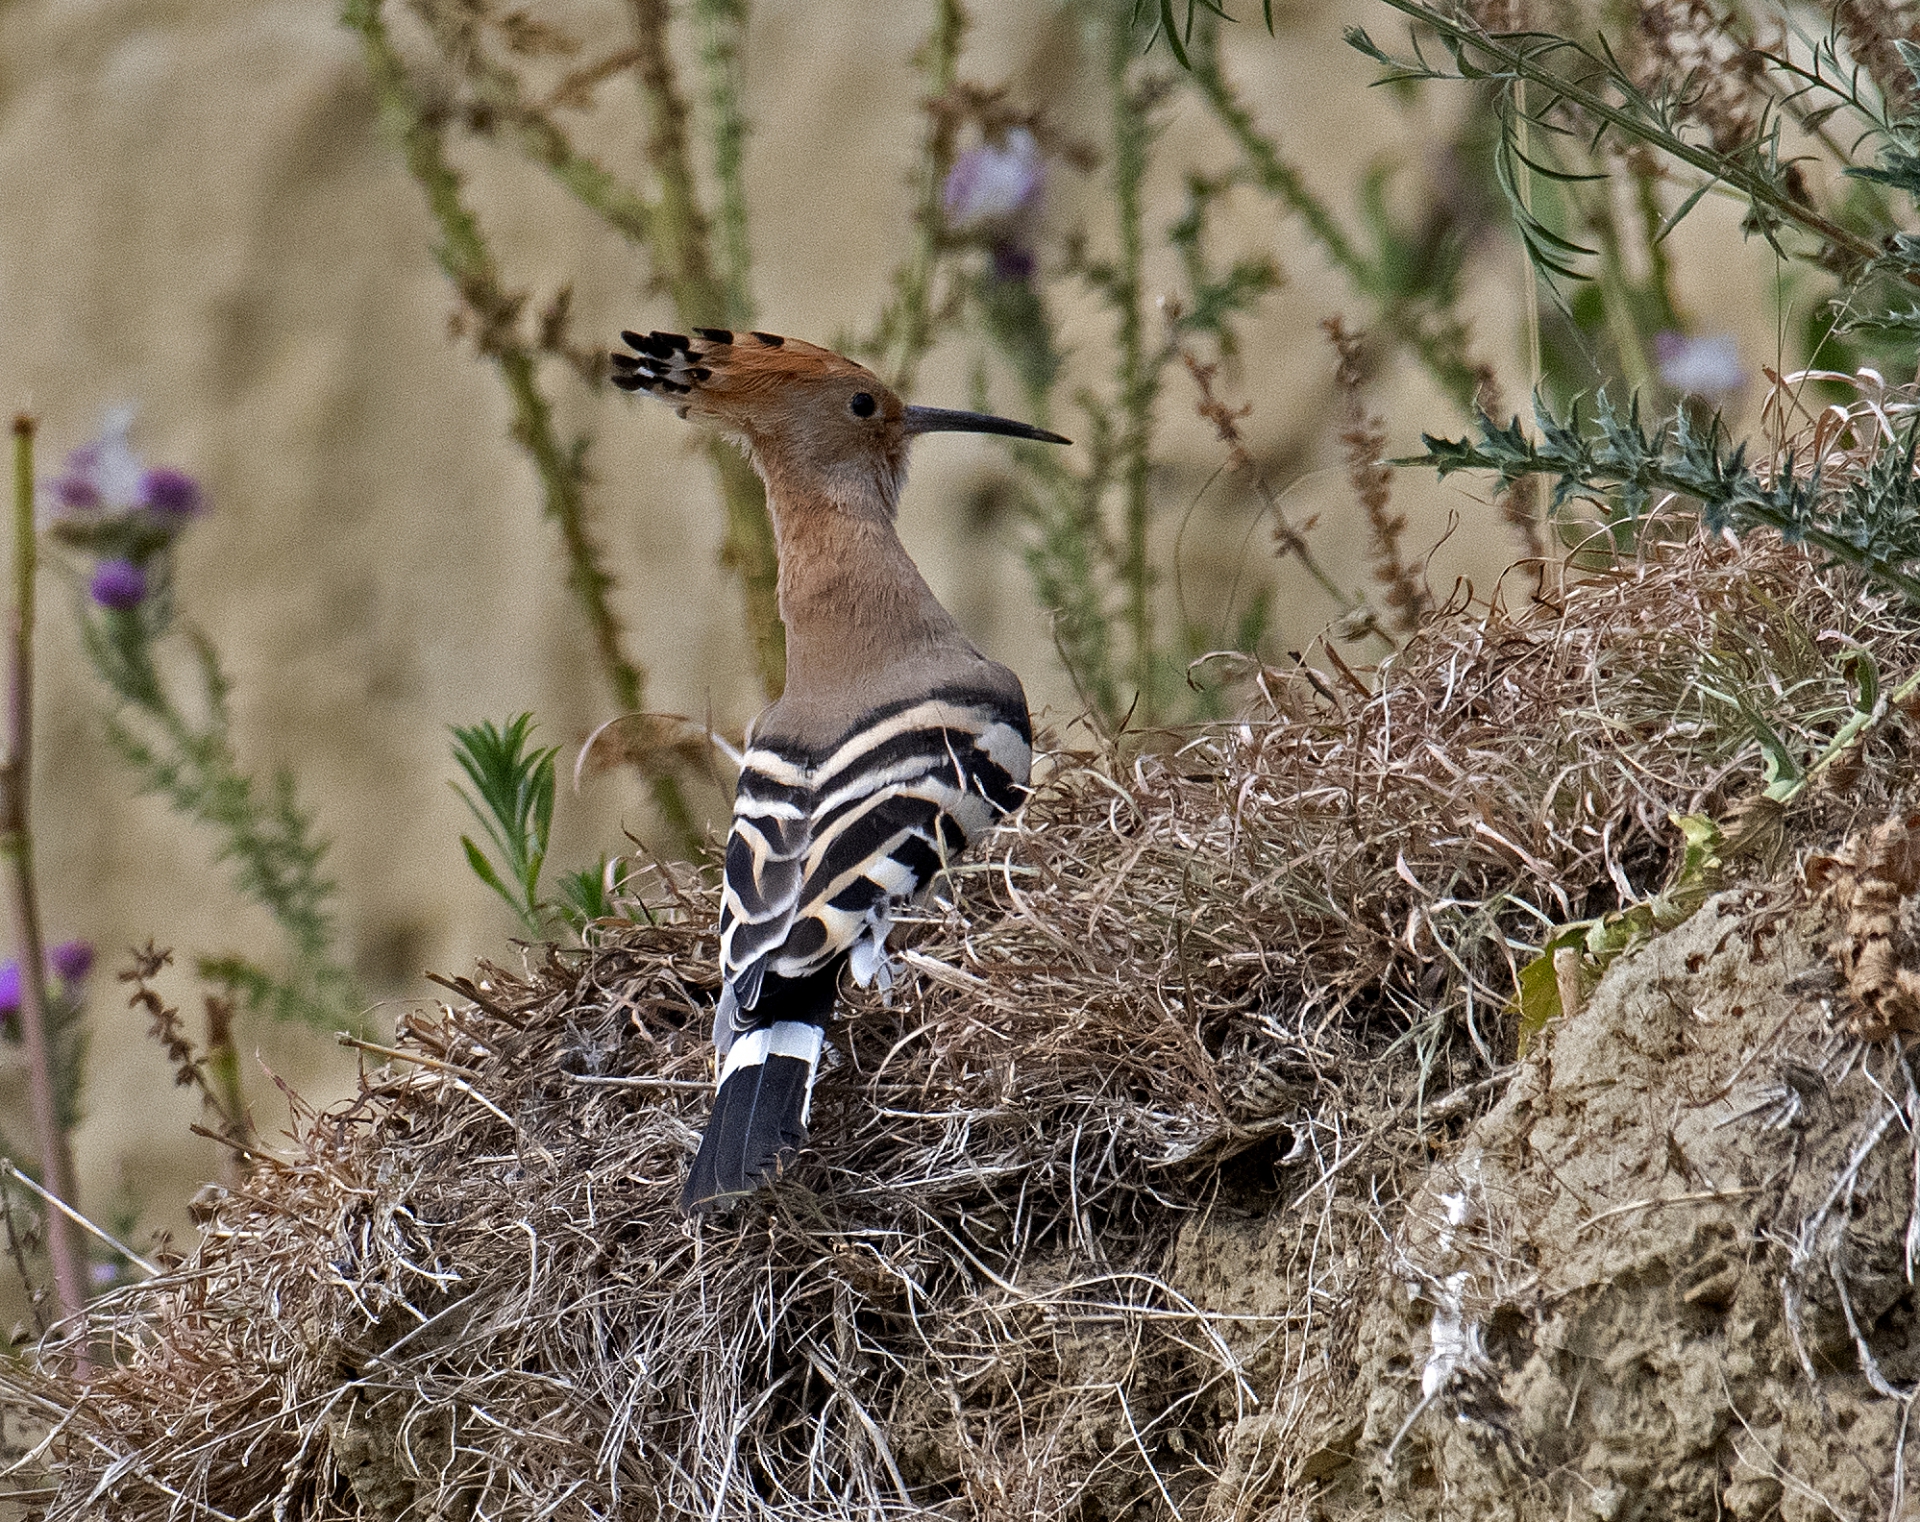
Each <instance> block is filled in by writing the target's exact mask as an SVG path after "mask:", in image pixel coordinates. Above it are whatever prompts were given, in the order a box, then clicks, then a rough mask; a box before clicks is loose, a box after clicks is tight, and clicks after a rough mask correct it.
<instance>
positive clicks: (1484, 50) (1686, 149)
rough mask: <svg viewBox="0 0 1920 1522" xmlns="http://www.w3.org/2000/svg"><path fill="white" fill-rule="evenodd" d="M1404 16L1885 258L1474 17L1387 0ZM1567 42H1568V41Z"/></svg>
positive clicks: (1830, 236) (1821, 234)
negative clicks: (1483, 26)
mask: <svg viewBox="0 0 1920 1522" xmlns="http://www.w3.org/2000/svg"><path fill="white" fill-rule="evenodd" d="M1384 3H1386V4H1387V5H1390V6H1392V7H1393V8H1394V9H1395V10H1397V11H1399V12H1400V13H1401V14H1402V15H1405V16H1410V17H1412V18H1413V19H1414V20H1416V21H1418V22H1421V23H1422V24H1424V25H1426V26H1430V27H1432V28H1433V29H1434V30H1435V31H1436V32H1438V33H1439V34H1440V36H1441V38H1442V39H1443V40H1444V41H1445V42H1446V44H1447V45H1448V47H1449V48H1459V49H1468V48H1471V49H1472V50H1473V51H1475V52H1476V53H1479V54H1480V55H1481V56H1482V57H1483V58H1485V59H1487V60H1488V61H1489V64H1490V67H1489V68H1488V70H1487V72H1488V74H1489V75H1490V76H1491V77H1492V78H1493V79H1495V80H1496V81H1500V82H1503V83H1508V84H1518V83H1520V82H1521V81H1528V80H1530V81H1532V82H1534V83H1536V84H1540V85H1544V86H1545V87H1546V89H1547V91H1548V96H1549V99H1550V100H1552V101H1553V103H1554V104H1556V105H1558V104H1560V103H1562V102H1564V103H1566V104H1570V105H1574V106H1578V107H1579V108H1580V109H1581V110H1582V111H1584V112H1586V113H1587V114H1588V115H1589V116H1590V117H1592V118H1593V119H1594V120H1595V121H1598V122H1604V123H1606V125H1608V126H1610V127H1612V128H1614V129H1615V130H1616V131H1618V132H1621V133H1624V134H1625V135H1626V136H1628V137H1630V138H1634V139H1637V140H1639V141H1641V142H1645V143H1648V144H1649V145H1651V146H1652V147H1655V148H1657V149H1659V151H1660V152H1662V153H1664V154H1666V155H1667V156H1668V157H1670V158H1675V159H1678V160H1680V162H1681V163H1683V164H1687V165H1689V166H1691V167H1692V168H1694V169H1697V170H1699V171H1700V172H1701V173H1702V174H1704V175H1706V176H1708V178H1709V179H1710V180H1717V181H1720V182H1722V183H1724V184H1726V185H1728V186H1730V187H1731V188H1732V189H1734V190H1737V191H1738V192H1739V193H1740V194H1741V195H1743V196H1745V197H1746V198H1747V199H1748V200H1749V201H1751V202H1752V203H1754V204H1755V205H1758V206H1764V207H1766V209H1767V210H1768V211H1769V212H1770V213H1772V214H1773V215H1774V216H1777V217H1779V218H1781V219H1782V220H1783V221H1787V222H1792V223H1794V224H1795V225H1796V226H1799V227H1802V228H1804V229H1806V231H1808V232H1810V233H1812V234H1814V235H1815V236H1816V237H1818V238H1821V239H1824V240H1825V241H1826V242H1827V243H1828V244H1830V245H1831V246H1832V247H1834V248H1835V249H1838V250H1842V251H1844V252H1845V253H1846V255H1847V256H1848V258H1849V259H1851V260H1853V261H1855V262H1857V263H1861V264H1867V263H1871V262H1872V261H1874V260H1876V259H1878V258H1879V257H1880V253H1881V250H1880V249H1879V248H1878V247H1877V246H1875V245H1874V244H1873V243H1872V242H1870V241H1869V240H1868V239H1866V238H1863V237H1861V236H1860V235H1859V234H1858V233H1855V232H1851V231H1849V230H1848V229H1847V228H1844V227H1842V226H1840V224H1839V223H1837V222H1834V221H1832V220H1831V219H1829V218H1827V217H1823V216H1821V215H1820V213H1819V212H1817V211H1815V210H1814V209H1813V208H1812V207H1810V206H1807V205H1804V204H1802V203H1801V202H1799V201H1796V200H1795V199H1793V197H1791V196H1788V195H1785V194H1783V193H1782V192H1781V190H1780V188H1779V187H1778V186H1776V185H1774V184H1772V183H1771V182H1769V181H1768V180H1767V178H1766V177H1765V176H1764V175H1761V174H1758V173H1756V172H1755V171H1753V170H1752V169H1749V168H1747V167H1746V166H1745V165H1743V164H1740V163H1738V162H1736V161H1735V160H1733V159H1732V158H1731V157H1729V156H1728V155H1726V154H1724V153H1720V152H1716V151H1715V150H1714V149H1712V148H1702V147H1700V146H1698V145H1697V144H1694V143H1689V142H1688V141H1687V140H1686V139H1685V138H1683V137H1681V136H1679V135H1678V134H1677V133H1674V132H1670V131H1664V130H1659V131H1655V130H1653V129H1652V128H1651V126H1650V124H1649V123H1648V122H1647V121H1645V120H1644V119H1642V118H1640V117H1637V116H1636V115H1635V114H1634V113H1633V112H1631V111H1627V110H1623V109H1622V108H1621V107H1619V106H1616V105H1614V104H1613V103H1612V102H1611V101H1609V100H1608V99H1606V97H1605V96H1603V95H1601V94H1599V93H1598V92H1597V91H1594V90H1591V89H1589V88H1587V87H1586V86H1585V85H1583V84H1580V83H1578V82H1576V81H1574V80H1571V79H1568V78H1566V77H1565V76H1564V75H1562V74H1558V73H1556V72H1554V70H1552V69H1551V68H1549V67H1547V65H1546V64H1544V63H1543V62H1541V61H1540V60H1539V59H1538V58H1536V57H1535V56H1534V55H1533V54H1531V53H1529V52H1526V51H1524V50H1522V49H1519V48H1513V47H1509V46H1507V45H1506V44H1505V43H1504V42H1502V41H1500V40H1498V39H1497V38H1495V37H1493V36H1492V35H1491V34H1489V33H1487V32H1485V31H1483V30H1482V29H1481V28H1480V27H1478V26H1477V25H1475V24H1473V23H1472V22H1470V21H1463V20H1460V19H1459V18H1457V17H1455V16H1453V15H1450V14H1448V13H1446V12H1443V11H1440V10H1436V9H1435V8H1434V7H1433V6H1430V5H1426V4H1423V3H1422V0H1384ZM1562 45H1563V46H1564V45H1565V44H1562ZM1576 51H1578V52H1579V54H1580V56H1581V57H1583V58H1588V59H1589V60H1590V61H1594V62H1596V64H1597V60H1591V56H1590V55H1589V54H1587V52H1586V50H1585V49H1577V50H1576Z"/></svg>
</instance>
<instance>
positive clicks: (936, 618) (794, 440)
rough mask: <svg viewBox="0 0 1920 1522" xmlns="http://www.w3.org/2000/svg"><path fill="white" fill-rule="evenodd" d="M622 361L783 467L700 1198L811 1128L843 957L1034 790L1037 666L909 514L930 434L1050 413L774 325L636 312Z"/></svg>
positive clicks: (741, 1187)
mask: <svg viewBox="0 0 1920 1522" xmlns="http://www.w3.org/2000/svg"><path fill="white" fill-rule="evenodd" d="M620 337H621V339H622V340H623V341H624V342H625V343H626V344H627V345H628V346H629V347H630V348H631V349H632V350H633V352H632V353H631V354H625V353H616V354H614V355H613V383H614V384H615V385H616V386H619V387H621V388H622V389H623V390H627V391H647V392H651V393H652V394H653V395H655V396H658V397H661V398H663V399H665V400H667V401H669V402H671V403H672V404H673V406H674V407H675V409H676V410H677V411H678V412H679V414H680V416H681V417H683V418H686V419H689V420H691V421H696V422H701V423H705V424H708V425H709V426H711V427H714V428H717V429H718V430H720V432H721V433H722V434H723V435H725V436H727V437H728V438H730V439H731V440H732V441H733V442H735V443H736V444H738V445H739V447H740V448H741V449H743V450H744V451H745V452H746V454H747V457H748V458H749V459H750V460H751V461H752V462H753V466H754V469H755V470H756V471H757V472H758V473H759V475H760V479H761V480H762V481H764V482H765V483H766V488H767V506H768V509H769V510H770V511H771V513H772V516H773V528H774V538H775V542H776V545H777V547H778V550H779V556H780V579H779V600H780V617H781V619H782V621H783V622H784V623H785V624H786V630H787V681H786V688H785V690H784V691H783V692H782V693H781V695H780V698H779V700H778V701H776V702H775V703H773V704H772V705H771V706H769V707H768V708H767V709H765V710H764V711H763V712H762V713H761V714H760V716H759V717H758V718H756V719H755V720H754V721H753V724H752V725H751V727H750V728H749V729H748V731H747V741H746V749H745V754H744V756H743V758H742V761H741V768H740V780H739V784H738V786H737V788H736V791H735V796H734V804H733V823H732V827H731V829H730V831H729V833H728V836H727V854H726V866H725V880H724V885H723V888H722V892H721V900H720V974H721V988H720V996H719V1000H718V1004H717V1007H716V1010H715V1016H714V1033H713V1039H714V1047H715V1050H716V1053H717V1056H718V1061H719V1082H718V1087H717V1090H716V1092H715V1094H714V1101H713V1113H712V1116H711V1117H710V1119H709V1120H708V1122H707V1129H706V1133H705V1135H704V1136H703V1137H702V1138H701V1141H700V1150H699V1153H698V1155H697V1156H696V1157H695V1158H694V1161H693V1168H692V1171H691V1173H690V1174H689V1176H688V1179H687V1185H686V1189H685V1191H684V1193H683V1194H682V1195H681V1199H680V1209H681V1211H682V1213H684V1214H687V1215H699V1214H704V1213H705V1212H707V1211H710V1210H713V1209H715V1208H718V1207H724V1206H725V1205H727V1204H730V1203H732V1202H733V1201H735V1200H738V1199H740V1198H743V1197H745V1196H746V1195H749V1194H751V1193H752V1192H753V1191H754V1190H756V1189H759V1188H761V1187H762V1186H764V1185H766V1184H769V1183H771V1182H772V1181H773V1180H775V1179H777V1178H778V1177H779V1176H780V1175H781V1173H782V1172H783V1171H784V1169H785V1168H786V1167H787V1165H788V1164H789V1163H790V1162H791V1161H792V1159H793V1157H794V1155H795V1153H796V1152H798V1150H799V1149H800V1148H801V1147H802V1146H804V1145H805V1143H806V1140H807V1122H808V1119H809V1117H810V1114H811V1109H812V1097H813V1083H814V1078H815V1075H816V1073H817V1072H818V1069H819V1065H820V1054H821V1050H822V1046H823V1042H824V1039H825V1030H826V1025H827V1022H828V1020H829V1018H830V1017H831V1016H832V1013H833V1008H834V1001H835V998H836V994H837V990H838V987H839V982H840V978H841V974H842V972H843V971H846V972H850V973H851V974H852V976H853V979H854V981H855V982H856V983H858V984H859V985H861V986H862V987H865V986H867V985H868V984H870V983H872V982H873V981H874V980H875V979H876V978H878V979H880V980H881V983H882V986H883V987H884V986H887V985H888V983H889V981H890V972H889V967H888V962H887V949H886V947H887V935H888V932H889V931H890V930H891V928H892V925H893V919H894V916H895V915H896V914H897V913H898V912H899V911H900V910H901V909H902V908H903V907H904V906H906V905H909V904H911V903H913V902H914V901H915V900H916V899H918V898H919V897H921V896H922V895H923V894H925V893H926V892H927V890H928V889H929V888H930V887H931V886H932V883H933V880H934V878H935V876H936V875H937V874H938V873H939V872H940V870H941V869H942V868H943V867H944V866H946V865H947V864H948V863H950V862H952V861H953V860H955V859H956V858H957V857H958V855H959V854H960V852H961V851H963V850H964V849H965V848H966V845H967V842H968V841H970V840H972V839H973V838H975V837H976V836H978V835H980V834H982V833H983V832H984V831H986V830H987V829H989V828H990V827H991V826H992V825H993V824H994V823H995V822H996V821H997V820H998V819H1000V818H1001V817H1002V816H1003V815H1005V814H1007V813H1009V812H1011V811H1012V810H1013V809H1014V808H1016V807H1018V805H1019V804H1020V802H1021V800H1022V799H1023V798H1024V797H1025V796H1026V791H1027V781H1028V777H1029V774H1030V770H1031V766H1032V760H1033V724H1032V720H1031V718H1030V717H1029V715H1028V713H1027V699H1026V693H1025V691H1024V689H1023V688H1022V687H1021V685H1020V679H1019V678H1018V677H1017V676H1015V675H1014V674H1013V673H1012V672H1011V671H1009V670H1008V669H1007V668H1006V667H1005V666H1002V665H1000V664H998V663H997V662H995V661H990V660H988V659H987V657H986V656H984V655H982V654H981V653H980V651H979V650H978V649H976V648H975V647H974V645H973V643H972V641H970V640H969V639H968V638H967V637H966V635H965V634H964V633H962V632H961V629H960V626H959V624H958V623H956V622H955V621H954V618H953V615H952V614H950V613H948V612H947V610H946V609H945V608H943V607H942V606H941V605H940V602H939V600H938V599H937V598H935V597H934V595H933V591H932V589H931V588H929V587H928V585H927V583H926V581H925V579H924V578H923V577H922V576H921V575H920V572H919V569H918V568H917V567H916V566H915V565H914V563H913V561H912V559H911V558H910V557H909V556H908V554H907V551H906V547H905V546H904V545H902V544H901V542H900V536H899V534H898V532H897V531H896V530H895V527H894V518H895V514H896V512H897V511H898V508H899V504H900V491H901V487H902V486H903V485H904V484H905V481H906V471H907V449H908V446H909V445H910V444H911V443H912V441H913V440H914V439H915V438H916V437H918V436H919V435H921V434H923V433H939V432H965V433H996V434H1005V435H1007V436H1008V437H1010V438H1016V439H1035V440H1039V441H1041V442H1043V443H1049V444H1065V443H1068V442H1069V441H1068V440H1067V439H1063V438H1062V437H1060V435H1059V434H1057V433H1048V432H1047V431H1046V430H1045V429H1041V428H1033V427H1029V426H1028V425H1026V424H1024V423H1016V422H1011V421H1009V420H1008V419H1006V418H998V417H989V416H986V415H985V414H982V413H975V412H954V411H949V410H947V409H944V408H939V407H910V406H907V405H906V404H905V403H904V402H902V401H901V400H900V398H899V397H898V396H896V395H895V394H894V393H893V392H892V391H891V390H890V389H888V387H887V386H886V385H885V384H884V383H883V382H882V381H881V380H880V378H879V377H878V376H877V375H875V374H874V373H873V372H872V371H871V370H868V369H867V368H866V367H865V366H863V365H859V364H855V363H854V362H853V361H852V360H850V359H844V358H842V357H841V356H840V355H838V354H835V353H832V352H831V351H829V350H827V349H822V348H818V347H816V346H815V345H813V344H809V343H801V342H799V341H798V340H796V339H785V338H781V337H779V336H777V335H775V334H772V333H733V332H729V331H726V330H724V329H717V328H696V329H695V330H694V335H693V337H691V338H688V337H686V336H684V335H682V334H679V333H646V334H640V333H629V332H623V333H622V334H621V335H620Z"/></svg>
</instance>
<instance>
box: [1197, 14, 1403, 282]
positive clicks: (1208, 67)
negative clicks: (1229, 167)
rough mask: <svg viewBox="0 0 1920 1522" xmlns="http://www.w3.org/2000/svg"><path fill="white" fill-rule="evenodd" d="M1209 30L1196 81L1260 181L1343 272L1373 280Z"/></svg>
mask: <svg viewBox="0 0 1920 1522" xmlns="http://www.w3.org/2000/svg"><path fill="white" fill-rule="evenodd" d="M1206 30H1207V35H1206V36H1205V38H1204V40H1203V41H1202V42H1201V43H1200V44H1199V45H1198V46H1196V47H1194V48H1193V49H1192V50H1191V52H1190V54H1189V56H1190V57H1191V58H1192V60H1193V71H1192V76H1193V82H1194V83H1195V84H1196V85H1198V86H1199V88H1200V98H1201V99H1202V100H1204V101H1205V102H1206V103H1207V107H1208V109H1209V110H1211V111H1212V112H1213V114H1214V116H1215V117H1216V118H1218V120H1219V122H1220V125H1221V126H1223V127H1225V128H1226V129H1227V132H1228V135H1229V136H1231V137H1232V139H1233V141H1234V145H1235V146H1236V147H1237V148H1239V150H1240V153H1241V156H1242V157H1243V158H1244V159H1245V160H1246V163H1247V167H1248V169H1249V170H1250V171H1251V172H1252V175H1253V180H1254V183H1255V184H1257V185H1258V186H1259V187H1260V188H1261V189H1262V190H1263V191H1265V192H1266V193H1267V194H1268V195H1270V196H1272V197H1273V198H1274V199H1275V200H1277V201H1279V202H1280V204H1281V205H1283V206H1285V207H1286V208H1287V210H1288V211H1290V212H1292V213H1293V214H1294V215H1295V216H1296V217H1298V218H1299V219H1300V222H1301V224H1302V225H1303V226H1304V227H1305V228H1306V229H1307V232H1308V233H1309V234H1310V235H1311V236H1312V238H1313V240H1314V242H1316V243H1318V244H1319V245H1320V247H1321V249H1322V251H1323V252H1324V253H1325V254H1326V256H1327V257H1328V258H1329V259H1331V260H1332V261H1333V263H1334V265H1335V267H1336V268H1338V269H1339V270H1340V271H1341V273H1343V274H1344V275H1346V276H1347V278H1348V279H1349V280H1352V281H1353V282H1354V283H1355V284H1357V285H1365V284H1367V283H1368V282H1370V281H1371V280H1372V278H1373V271H1372V269H1371V268H1370V267H1369V266H1368V264H1367V262H1366V260H1364V259H1363V258H1361V256H1360V253H1359V251H1358V250H1357V249H1355V248H1354V246H1353V240H1352V239H1351V238H1349V237H1348V236H1347V234H1346V231H1345V229H1343V228H1342V227H1341V226H1340V224H1339V223H1338V222H1337V221H1336V220H1335V219H1334V215H1333V213H1332V212H1331V211H1330V210H1329V209H1328V208H1327V205H1326V203H1325V202H1324V201H1322V200H1321V199H1320V198H1319V197H1318V196H1317V195H1315V194H1314V193H1313V192H1312V191H1311V190H1310V189H1308V187H1307V182H1306V180H1305V178H1304V177H1303V176H1302V175H1301V173H1300V171H1299V170H1297V169H1295V168H1294V167H1293V165H1291V164H1289V163H1288V162H1287V161H1286V160H1285V159H1283V158H1282V157H1281V156H1280V150H1279V149H1278V148H1277V147H1275V146H1274V144H1273V143H1272V142H1270V141H1269V140H1268V139H1267V138H1266V137H1265V135H1263V134H1262V133H1261V131H1260V129H1259V127H1258V125H1257V124H1256V123H1255V121H1254V119H1253V113H1252V112H1251V111H1249V110H1248V109H1247V107H1246V106H1245V105H1244V104H1243V103H1242V102H1241V100H1240V98H1239V97H1238V96H1237V95H1236V94H1235V93H1234V90H1233V86H1232V85H1230V84H1228V83H1227V77H1226V74H1225V73H1224V72H1223V71H1222V70H1221V67H1220V49H1219V45H1218V37H1217V29H1216V28H1213V27H1208V28H1207V29H1206Z"/></svg>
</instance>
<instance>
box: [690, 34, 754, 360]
mask: <svg viewBox="0 0 1920 1522" xmlns="http://www.w3.org/2000/svg"><path fill="white" fill-rule="evenodd" d="M749 9H750V8H749V0H694V7H693V14H694V19H695V21H696V22H697V23H698V25H699V27H700V70H701V74H702V76H703V77H704V79H705V82H706V97H707V117H708V120H709V122H710V124H711V125H710V127H709V129H708V130H709V134H710V136H711V138H712V144H713V180H714V185H715V186H716V188H717V189H718V190H719V193H720V194H719V210H718V213H717V216H716V220H717V223H718V229H719V242H720V247H719V255H720V259H719V263H720V283H721V288H722V290H723V292H724V294H725V297H726V305H725V308H724V321H725V324H726V326H728V327H735V328H750V327H752V326H753V321H754V314H753V293H752V290H751V288H750V286H749V285H748V276H749V275H750V273H751V270H752V257H753V256H752V246H751V244H750V243H749V241H748V238H747V186H746V175H745V172H744V169H745V165H744V160H745V150H746V144H747V118H746V113H745V112H744V111H743V110H742V109H741V105H740V75H741V63H740V52H741V40H742V39H743V38H744V37H745V36H746V30H747V17H748V14H749Z"/></svg>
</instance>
